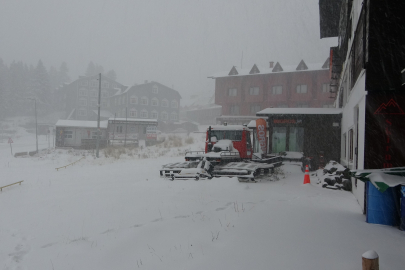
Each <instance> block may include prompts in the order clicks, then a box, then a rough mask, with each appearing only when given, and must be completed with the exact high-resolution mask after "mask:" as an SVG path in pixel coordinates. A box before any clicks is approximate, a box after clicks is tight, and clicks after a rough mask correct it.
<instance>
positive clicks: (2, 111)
mask: <svg viewBox="0 0 405 270" xmlns="http://www.w3.org/2000/svg"><path fill="white" fill-rule="evenodd" d="M7 80H8V68H7V66H6V65H5V64H4V63H3V59H1V58H0V120H1V119H4V118H5V117H6V116H9V115H10V109H11V104H10V92H9V89H8V83H7Z"/></svg>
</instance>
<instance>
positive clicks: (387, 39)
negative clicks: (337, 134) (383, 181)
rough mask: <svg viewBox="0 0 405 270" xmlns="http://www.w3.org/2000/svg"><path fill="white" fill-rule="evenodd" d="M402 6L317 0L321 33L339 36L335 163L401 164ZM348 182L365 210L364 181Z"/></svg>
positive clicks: (404, 95)
mask: <svg viewBox="0 0 405 270" xmlns="http://www.w3.org/2000/svg"><path fill="white" fill-rule="evenodd" d="M404 10H405V2H404V1H403V0H391V1H389V2H387V1H379V0H320V1H319V11H320V34H321V38H327V37H339V42H338V46H336V47H333V48H331V50H330V63H331V67H332V69H331V78H330V80H331V91H332V92H334V94H335V95H336V107H337V108H341V109H342V124H341V151H340V162H341V163H342V164H343V165H345V166H347V167H348V168H350V169H381V168H391V167H402V166H405V136H404V134H405V121H404V118H405V88H404V81H403V80H401V71H403V70H404V68H405V28H404V27H403V25H404V23H403V22H404V21H405V13H404ZM352 182H353V193H354V195H355V196H356V198H357V200H358V202H359V204H360V205H361V207H362V208H363V210H364V212H366V211H368V210H367V189H368V188H367V185H365V184H364V183H363V182H361V181H355V180H354V179H353V180H352ZM369 186H371V187H370V188H373V187H372V185H369ZM377 193H378V192H377ZM383 212H384V211H383Z"/></svg>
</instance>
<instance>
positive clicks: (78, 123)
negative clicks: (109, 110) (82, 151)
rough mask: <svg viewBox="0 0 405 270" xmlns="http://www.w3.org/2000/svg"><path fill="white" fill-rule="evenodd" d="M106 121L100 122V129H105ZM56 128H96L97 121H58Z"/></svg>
mask: <svg viewBox="0 0 405 270" xmlns="http://www.w3.org/2000/svg"><path fill="white" fill-rule="evenodd" d="M107 125H108V121H100V128H107ZM56 126H57V127H86V128H97V121H81V120H58V122H56Z"/></svg>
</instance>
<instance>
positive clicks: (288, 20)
mask: <svg viewBox="0 0 405 270" xmlns="http://www.w3.org/2000/svg"><path fill="white" fill-rule="evenodd" d="M318 12H319V11H318V0H250V1H247V0H244V1H242V0H233V1H231V0H203V1H194V0H184V1H183V0H159V1H154V0H147V1H140V0H104V1H101V0H100V1H97V0H64V1H61V0H58V1H57V0H35V1H33V0H0V58H2V59H3V60H4V61H5V63H7V64H10V63H11V62H12V61H13V60H15V61H23V62H24V63H27V64H33V65H34V66H35V65H36V63H37V62H38V60H39V59H41V60H42V61H43V63H44V65H45V66H46V67H47V68H49V67H50V66H56V67H57V68H59V66H60V64H61V63H62V61H66V62H67V64H68V67H69V70H70V72H69V73H70V74H69V75H70V77H71V79H73V80H75V79H76V78H77V76H78V75H84V73H85V71H86V68H87V65H88V63H89V62H90V61H93V62H94V63H97V64H100V65H102V66H103V67H104V69H105V71H108V70H110V69H114V70H115V71H116V73H117V76H118V79H117V80H118V81H119V82H120V83H123V84H124V85H128V86H130V85H133V84H134V83H142V82H144V80H154V81H158V82H161V83H163V84H165V85H167V86H169V87H174V88H175V89H176V90H178V91H179V92H180V94H181V95H182V96H183V98H186V99H187V97H188V96H190V94H191V93H196V92H202V91H210V92H212V93H213V90H214V81H213V80H212V79H208V78H207V77H208V76H210V75H212V74H215V73H217V72H220V71H228V70H230V69H231V67H232V66H234V65H235V66H238V67H240V66H241V60H242V52H243V61H242V66H243V67H244V68H247V67H251V66H252V65H253V64H258V65H259V66H260V65H261V66H266V67H267V66H268V62H269V61H279V62H281V64H282V65H295V64H296V65H298V63H299V61H300V60H301V59H304V60H305V61H306V62H307V63H318V62H319V63H323V62H324V61H325V60H326V58H327V57H328V54H329V47H330V46H335V45H336V43H337V41H336V39H323V40H321V39H320V38H319V14H318Z"/></svg>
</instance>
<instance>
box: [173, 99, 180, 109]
mask: <svg viewBox="0 0 405 270" xmlns="http://www.w3.org/2000/svg"><path fill="white" fill-rule="evenodd" d="M178 106H179V104H178V103H177V100H173V101H172V108H177V107H178Z"/></svg>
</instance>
